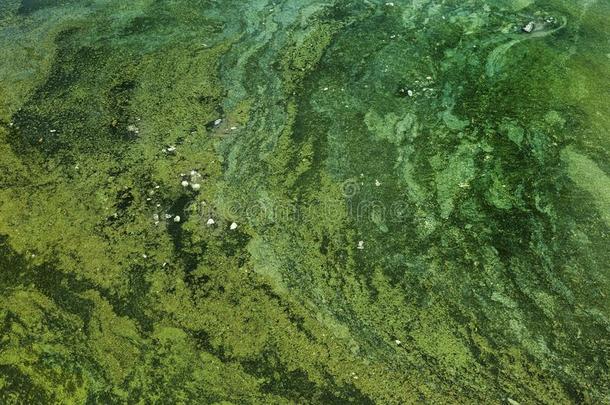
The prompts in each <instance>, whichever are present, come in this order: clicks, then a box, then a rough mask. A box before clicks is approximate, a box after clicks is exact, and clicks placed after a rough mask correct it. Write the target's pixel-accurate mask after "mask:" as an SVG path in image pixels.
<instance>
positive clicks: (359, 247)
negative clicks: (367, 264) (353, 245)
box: [358, 240, 364, 250]
mask: <svg viewBox="0 0 610 405" xmlns="http://www.w3.org/2000/svg"><path fill="white" fill-rule="evenodd" d="M358 249H360V250H363V249H364V241H363V240H361V241H360V242H358Z"/></svg>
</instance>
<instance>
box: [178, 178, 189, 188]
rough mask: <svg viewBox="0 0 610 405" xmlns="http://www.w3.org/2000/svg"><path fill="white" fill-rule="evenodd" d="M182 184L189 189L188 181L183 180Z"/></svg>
mask: <svg viewBox="0 0 610 405" xmlns="http://www.w3.org/2000/svg"><path fill="white" fill-rule="evenodd" d="M180 184H182V187H188V186H189V182H188V181H186V180H182V183H180Z"/></svg>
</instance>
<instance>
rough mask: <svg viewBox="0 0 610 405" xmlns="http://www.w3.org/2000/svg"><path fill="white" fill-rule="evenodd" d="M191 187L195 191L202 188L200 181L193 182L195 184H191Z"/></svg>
mask: <svg viewBox="0 0 610 405" xmlns="http://www.w3.org/2000/svg"><path fill="white" fill-rule="evenodd" d="M191 188H192V189H193V190H194V191H199V189H200V188H201V184H198V183H193V184H191Z"/></svg>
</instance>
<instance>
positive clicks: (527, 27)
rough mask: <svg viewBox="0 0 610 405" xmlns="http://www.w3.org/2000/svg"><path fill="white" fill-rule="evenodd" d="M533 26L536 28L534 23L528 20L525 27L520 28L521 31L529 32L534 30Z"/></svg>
mask: <svg viewBox="0 0 610 405" xmlns="http://www.w3.org/2000/svg"><path fill="white" fill-rule="evenodd" d="M534 28H536V25H535V24H534V22H533V21H530V22H528V23H527V25H526V26H525V27H523V28H522V30H523V32H527V33H528V34H529V33H530V32H532V31H534Z"/></svg>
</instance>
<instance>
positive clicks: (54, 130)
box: [49, 129, 57, 134]
mask: <svg viewBox="0 0 610 405" xmlns="http://www.w3.org/2000/svg"><path fill="white" fill-rule="evenodd" d="M49 132H50V133H52V134H54V133H55V132H57V130H56V129H52V130H50V131H49Z"/></svg>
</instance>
